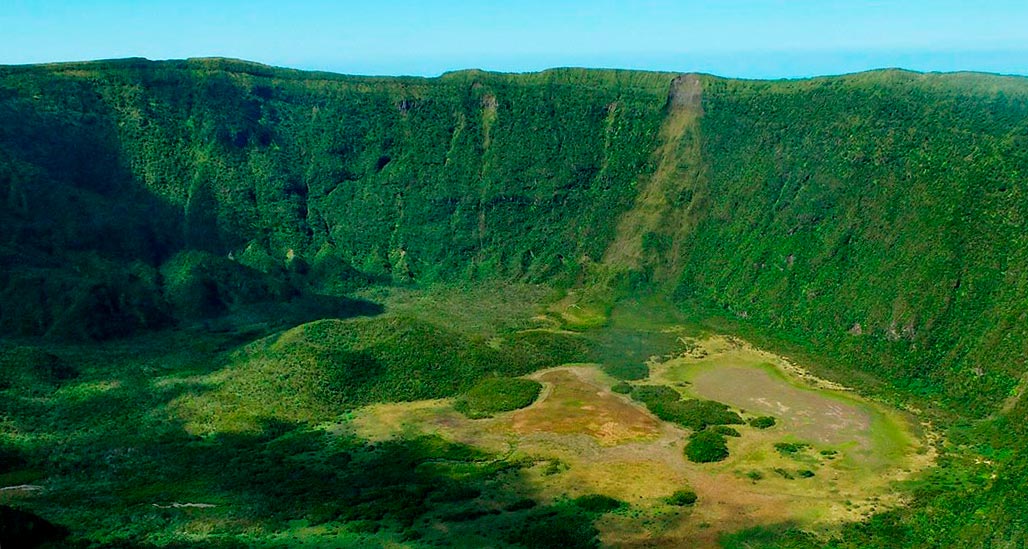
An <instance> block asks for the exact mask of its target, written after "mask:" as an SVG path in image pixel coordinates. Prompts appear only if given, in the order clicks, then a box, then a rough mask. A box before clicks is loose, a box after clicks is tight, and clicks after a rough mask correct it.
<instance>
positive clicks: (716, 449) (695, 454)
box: [685, 431, 728, 463]
mask: <svg viewBox="0 0 1028 549" xmlns="http://www.w3.org/2000/svg"><path fill="white" fill-rule="evenodd" d="M685 457H687V458H689V461H691V462H693V463H712V462H715V461H722V460H724V459H725V458H727V457H728V442H727V441H726V440H725V437H724V435H720V434H718V433H715V432H713V431H700V432H698V433H694V434H693V435H692V436H691V437H689V442H688V443H687V444H686V445H685Z"/></svg>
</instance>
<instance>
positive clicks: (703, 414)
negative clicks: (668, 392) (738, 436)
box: [649, 399, 743, 431]
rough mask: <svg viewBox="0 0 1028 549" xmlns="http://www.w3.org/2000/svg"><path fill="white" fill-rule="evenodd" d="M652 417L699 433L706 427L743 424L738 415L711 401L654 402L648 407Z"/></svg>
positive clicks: (726, 407) (724, 405)
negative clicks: (654, 416)
mask: <svg viewBox="0 0 1028 549" xmlns="http://www.w3.org/2000/svg"><path fill="white" fill-rule="evenodd" d="M649 408H650V411H652V412H653V414H654V415H656V416H657V417H659V418H660V419H663V420H664V421H670V422H672V423H677V424H679V425H681V426H683V427H688V428H690V429H693V430H695V431H700V430H702V429H704V428H706V427H707V426H708V425H740V424H742V423H743V421H742V418H741V417H739V414H737V413H735V412H733V411H732V410H730V409H729V408H728V406H727V405H726V404H722V403H720V402H715V401H713V400H698V399H692V400H683V401H679V402H656V403H654V404H650V405H649Z"/></svg>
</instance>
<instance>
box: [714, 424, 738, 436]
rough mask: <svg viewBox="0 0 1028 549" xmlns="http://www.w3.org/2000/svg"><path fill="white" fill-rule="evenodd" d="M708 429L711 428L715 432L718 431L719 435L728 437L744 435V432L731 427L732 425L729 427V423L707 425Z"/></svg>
mask: <svg viewBox="0 0 1028 549" xmlns="http://www.w3.org/2000/svg"><path fill="white" fill-rule="evenodd" d="M707 429H709V430H711V431H713V432H715V433H717V434H719V435H724V436H726V437H741V436H742V434H741V433H739V431H737V430H735V429H733V428H731V427H729V426H727V425H712V426H710V427H707Z"/></svg>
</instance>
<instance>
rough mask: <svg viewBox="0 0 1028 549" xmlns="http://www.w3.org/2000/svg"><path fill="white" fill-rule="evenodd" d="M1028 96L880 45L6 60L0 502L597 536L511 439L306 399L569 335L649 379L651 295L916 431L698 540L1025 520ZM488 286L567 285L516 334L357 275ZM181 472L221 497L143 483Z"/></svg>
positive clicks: (276, 522) (405, 387) (671, 343)
mask: <svg viewBox="0 0 1028 549" xmlns="http://www.w3.org/2000/svg"><path fill="white" fill-rule="evenodd" d="M1026 99H1028V80H1026V79H1023V78H1009V77H998V76H990V75H980V74H931V75H924V74H917V73H909V72H904V71H896V70H889V71H876V72H871V73H864V74H856V75H848V76H844V77H834V78H817V79H809V80H797V81H782V82H761V81H733V80H726V79H721V78H716V77H710V76H699V77H687V78H676V75H671V74H662V73H640V72H629V71H589V70H580V69H562V70H554V71H546V72H543V73H538V74H525V75H506V74H492V73H486V72H482V71H464V72H458V73H451V74H447V75H444V76H442V77H440V78H436V79H421V78H372V77H344V76H338V75H329V74H313V73H302V72H299V71H290V70H282V69H273V68H270V67H265V66H261V65H255V64H251V63H245V62H237V61H229V60H220V59H196V60H188V61H168V62H158V63H155V62H149V61H146V60H140V59H129V60H121V61H108V62H97V63H77V64H59V65H41V66H23V67H0V211H2V218H3V223H0V333H2V334H3V336H2V339H3V341H0V393H2V394H0V396H2V397H3V398H0V478H2V479H3V484H4V485H5V486H6V485H8V484H10V485H17V484H22V483H26V482H40V483H44V484H46V486H47V490H45V491H43V492H42V493H41V494H39V495H34V496H33V497H31V498H28V497H26V498H17V499H13V500H11V505H13V506H15V507H19V509H18V510H16V511H10V510H8V509H7V508H6V507H0V526H2V527H3V528H4V530H3V531H2V532H3V535H7V533H8V532H10V528H9V525H10V524H11V520H13V519H10V517H12V516H17V517H20V518H18V519H17V521H16V522H19V523H21V524H24V523H26V522H27V521H29V520H30V519H28V518H25V517H26V516H27V515H21V514H18V513H29V512H31V513H34V514H36V515H38V517H41V518H40V520H41V521H44V520H45V521H49V522H52V523H53V524H60V525H64V526H67V527H68V528H69V529H70V530H71V539H72V541H71V543H81V544H84V545H86V546H90V545H92V546H116V545H119V544H121V545H130V546H132V545H135V546H147V545H149V546H173V545H176V544H178V545H180V546H181V545H182V544H186V545H190V544H193V543H194V542H195V543H196V544H204V543H210V544H219V543H222V542H224V544H225V545H226V546H232V545H240V544H241V545H260V544H262V543H263V544H273V543H278V544H280V545H291V544H299V543H302V542H304V541H310V540H305V539H304V537H305V536H317V535H322V534H324V535H333V536H342V537H339V538H338V539H336V538H333V539H336V541H338V542H339V543H342V544H344V545H345V544H350V545H354V546H361V545H365V546H375V545H393V544H404V543H406V544H420V543H424V544H426V545H428V544H431V543H433V542H436V541H439V537H438V536H440V535H441V534H439V532H440V531H441V530H446V531H447V532H449V533H451V534H452V535H459V536H467V538H466V539H468V540H469V541H468V544H471V545H474V544H475V543H480V544H492V545H497V544H501V543H503V542H506V543H509V544H511V545H520V546H528V547H543V546H552V545H557V544H559V545H563V546H584V547H588V546H593V545H595V544H596V536H597V530H596V528H595V527H594V526H593V525H592V522H591V521H592V518H591V516H590V514H589V513H588V512H586V511H583V510H582V509H580V508H579V507H578V506H576V505H575V504H573V503H569V502H563V503H559V502H558V503H553V504H545V503H540V504H539V505H536V506H534V507H531V508H527V507H525V508H520V507H517V506H514V507H517V508H516V509H514V508H513V507H510V506H511V505H513V504H514V503H515V502H518V501H523V500H524V494H520V493H518V490H519V487H518V486H516V484H517V483H516V482H515V483H514V486H513V487H511V486H510V482H509V479H506V478H502V481H501V477H504V473H503V471H508V470H514V469H516V468H518V467H520V466H521V464H520V463H511V462H507V461H505V460H503V459H500V458H497V457H495V456H486V455H480V454H476V453H475V451H473V450H470V449H468V448H466V447H460V446H459V445H452V443H446V442H440V441H438V440H424V439H414V440H398V441H392V442H388V443H382V442H375V443H372V442H369V441H362V440H352V439H347V438H345V437H337V435H334V434H333V435H329V434H326V433H325V432H323V431H320V430H319V429H318V428H317V426H319V425H322V424H323V423H325V422H331V421H333V420H336V419H338V418H340V417H343V416H345V414H346V413H347V411H349V410H352V409H354V408H355V407H358V406H361V405H364V404H371V403H378V402H393V401H397V400H415V399H424V398H440V397H454V396H458V395H460V394H464V393H466V392H468V391H469V390H472V387H474V386H475V384H476V383H478V382H479V381H480V380H483V379H490V378H492V377H495V376H508V377H516V376H520V375H524V374H527V373H529V372H531V371H533V370H536V369H539V368H544V367H548V366H554V365H557V364H561V363H565V362H585V361H590V360H591V361H595V362H599V363H602V364H603V365H604V368H605V370H606V371H607V373H609V374H610V375H612V376H614V377H616V378H619V379H624V380H641V379H645V378H646V377H648V375H649V368H648V366H647V360H648V359H649V358H650V357H651V356H654V355H657V356H667V355H669V354H674V353H676V352H681V351H683V350H685V349H684V348H683V345H681V343H680V342H678V336H677V334H676V333H670V332H663V331H661V330H659V329H655V328H653V327H646V328H645V329H644V328H643V327H637V326H635V327H632V328H631V329H623V328H622V327H621V326H619V325H618V323H617V321H616V319H614V318H613V316H612V310H613V306H614V304H615V303H617V302H618V300H619V299H623V298H631V299H636V298H639V299H648V298H654V299H655V300H656V299H657V298H661V297H669V298H670V299H671V300H672V301H673V302H674V303H675V304H676V305H677V306H678V307H679V308H680V309H681V311H680V312H681V313H682V314H685V315H687V316H689V318H690V319H694V320H696V321H699V322H705V323H706V324H705V325H706V326H710V327H713V328H716V329H720V330H724V331H729V332H733V333H739V334H743V335H745V336H747V338H750V339H752V340H754V341H755V342H757V343H759V344H760V345H762V346H767V347H769V348H772V349H785V350H788V351H789V355H790V356H797V357H805V358H809V359H810V360H805V362H808V363H809V364H811V365H813V366H814V367H817V365H821V366H823V368H824V373H825V374H826V377H831V378H834V379H840V378H841V379H842V381H845V382H846V383H847V384H848V385H851V386H854V387H856V388H858V389H859V390H862V391H865V392H873V393H876V394H877V395H879V396H881V397H883V398H884V399H886V400H887V401H889V402H893V403H902V404H908V405H910V407H911V408H917V409H921V410H924V414H925V416H926V419H928V420H931V422H932V423H933V424H934V425H937V426H939V428H940V429H942V430H944V431H945V437H943V439H944V440H945V441H946V442H941V443H940V444H939V448H938V450H939V453H940V454H939V455H940V457H939V459H938V467H937V468H936V469H935V470H933V471H932V472H931V473H930V474H927V475H925V476H924V478H917V479H914V480H912V481H911V482H909V483H908V484H907V488H906V489H907V490H909V492H910V494H909V496H910V497H909V498H907V499H909V500H910V504H909V505H908V506H906V507H903V508H898V509H894V510H890V511H885V512H881V513H878V514H875V515H873V516H871V517H870V518H869V519H868V520H866V521H863V522H861V523H858V524H852V525H847V526H844V527H842V530H841V532H840V533H839V535H838V536H835V537H833V538H832V539H830V540H826V539H823V538H819V537H818V538H816V537H813V536H812V535H810V534H807V533H805V532H804V531H803V530H802V529H801V528H799V527H797V526H796V525H792V524H784V525H777V526H769V527H761V528H756V529H749V530H745V531H743V532H739V533H737V534H732V535H730V536H726V537H725V538H724V540H723V542H724V544H725V545H726V546H727V547H762V546H763V547H820V546H825V545H828V546H834V547H873V546H882V545H890V546H894V547H925V546H936V547H952V546H995V547H998V546H1007V545H1011V544H1016V543H1018V542H1019V541H1020V540H1023V539H1025V538H1026V537H1028V523H1026V522H1025V518H1024V517H1028V502H1026V499H1025V498H1024V497H1022V496H1023V493H1024V491H1025V481H1026V479H1028V445H1026V444H1025V440H1028V431H1026V429H1025V425H1026V424H1028V403H1026V399H1025V398H1023V394H1024V392H1025V389H1026V386H1025V382H1024V381H1023V376H1024V374H1025V372H1024V359H1025V356H1026V354H1028V352H1026V348H1025V345H1024V341H1026V340H1028V323H1026V322H1025V321H1024V320H1025V319H1024V317H1023V315H1024V310H1023V309H1024V307H1023V305H1024V303H1025V300H1026V298H1028V243H1026V240H1025V238H1024V234H1025V231H1024V230H1023V225H1024V220H1025V219H1028V199H1026V195H1028V183H1026V179H1025V177H1024V175H1025V174H1026V173H1028V123H1026V120H1028V100H1026ZM883 251H884V252H887V253H883ZM512 281H513V282H517V283H519V284H543V285H545V286H546V288H547V290H544V292H545V291H548V290H552V291H553V292H552V293H553V296H552V299H549V302H551V303H558V302H560V300H562V299H564V298H565V297H568V296H570V297H572V298H573V299H570V300H568V303H567V304H566V306H565V307H564V310H563V312H562V313H561V314H560V315H557V316H558V317H559V318H554V317H553V316H552V315H551V316H550V317H546V319H545V320H543V321H541V322H543V323H544V324H542V326H543V328H541V329H536V328H537V327H536V326H534V325H532V323H531V321H529V320H528V317H527V316H526V318H523V319H521V320H519V322H520V325H518V326H516V327H515V326H504V327H496V328H489V329H483V328H475V329H471V328H468V325H471V324H475V323H474V322H470V321H467V319H464V320H465V321H467V322H465V323H458V322H454V321H452V318H447V319H443V318H433V317H432V315H431V313H430V312H427V311H428V309H423V310H421V312H420V313H418V314H409V313H402V314H401V313H398V312H396V311H392V310H390V311H388V312H387V311H386V310H385V309H383V307H382V306H381V304H378V303H374V302H373V301H370V300H369V301H365V300H358V299H353V298H352V295H353V293H354V292H356V291H361V292H367V294H366V295H374V291H373V290H371V289H370V288H371V287H381V286H386V285H391V286H393V287H403V288H424V287H425V286H427V285H433V284H448V285H454V286H458V287H461V288H464V287H469V286H475V285H479V284H486V285H490V284H491V285H502V284H505V283H508V282H512ZM361 295H365V294H361ZM473 295H480V296H482V299H483V301H487V302H488V303H485V304H482V307H483V308H490V307H491V308H494V309H503V308H504V304H503V302H502V299H501V297H502V294H501V292H493V293H491V294H490V293H488V292H486V293H483V294H473ZM347 296H350V297H347ZM468 299H470V298H468ZM492 301H495V302H492ZM469 309H471V308H469ZM475 310H479V309H475ZM464 314H465V315H466V316H467V315H469V314H470V313H464ZM455 316H459V315H455ZM355 317H371V318H355ZM481 323H487V322H486V321H484V320H483V321H480V322H479V324H481ZM667 324H671V322H668V323H667ZM572 331H574V333H572ZM645 387H646V386H637V387H636V388H635V389H633V390H632V395H633V397H634V398H636V399H638V400H639V401H641V402H644V403H645V404H646V405H647V406H648V407H649V408H650V409H651V410H652V411H653V413H654V414H656V415H657V416H658V417H661V418H662V419H666V420H668V421H674V422H676V423H678V424H680V425H683V426H686V427H688V428H691V429H694V430H696V432H695V434H694V438H693V439H692V440H691V441H690V443H689V447H690V448H692V449H693V451H694V452H697V453H700V451H701V450H702V454H703V456H704V457H706V456H712V455H716V454H717V450H718V449H719V448H723V447H725V439H724V436H723V435H721V434H719V433H717V432H715V431H714V430H704V429H706V428H707V427H709V426H718V425H732V424H741V422H742V420H741V418H739V416H738V414H736V413H735V412H734V411H732V410H730V409H728V408H727V407H726V406H724V405H723V404H719V403H716V402H710V401H702V400H682V399H681V398H680V396H679V395H678V393H677V392H676V391H675V390H674V389H672V388H670V387H662V388H645ZM669 391H670V392H669ZM469 394H470V393H469ZM752 424H753V425H754V427H758V428H761V427H760V425H758V424H757V423H756V420H754V423H752ZM144 434H145V436H144ZM698 441H701V442H698ZM782 444H785V446H782V447H781V448H779V447H778V446H776V449H777V450H778V451H779V452H781V453H783V455H793V454H797V453H799V452H806V451H807V448H806V447H799V446H798V445H796V444H792V443H782ZM725 451H727V450H725ZM687 452H688V450H687ZM823 455H824V456H825V457H832V456H831V455H828V454H823ZM344 456H347V457H344ZM226 464H228V465H230V466H226ZM501 469H502V470H503V471H501ZM226 471H227V472H226ZM790 474H791V473H790ZM800 474H802V473H800ZM508 476H512V475H508ZM371 477H373V478H371ZM508 488H510V489H508ZM475 494H478V495H475ZM469 498H470V499H469ZM5 501H7V500H5ZM183 501H200V502H207V501H210V502H212V503H210V504H211V505H215V506H216V507H212V508H173V507H172V508H167V509H166V508H163V507H154V505H155V504H157V505H166V504H170V503H174V502H183ZM21 507H24V508H21ZM201 509H202V510H201ZM505 509H512V510H505ZM494 510H495V511H496V512H493V511H494ZM12 513H14V514H12ZM205 513H206V514H205ZM31 520H35V519H31ZM436 523H438V524H442V525H444V526H445V527H444V528H442V529H441V530H440V529H433V528H430V527H427V526H426V525H428V524H436ZM40 524H45V523H44V522H40ZM41 528H43V527H41ZM44 529H45V528H44ZM311 532H320V533H319V534H312V533H311ZM326 532H328V533H326ZM433 536H435V537H433ZM340 540H341V541H340ZM5 541H6V540H4V539H2V538H0V544H3V545H4V546H7V545H9V543H5ZM321 541H324V540H321ZM317 542H318V540H317V539H315V540H314V541H313V542H312V543H313V544H314V545H317Z"/></svg>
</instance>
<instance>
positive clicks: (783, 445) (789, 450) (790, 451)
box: [775, 442, 810, 456]
mask: <svg viewBox="0 0 1028 549" xmlns="http://www.w3.org/2000/svg"><path fill="white" fill-rule="evenodd" d="M808 448H810V445H809V444H806V443H803V442H776V443H775V451H777V452H778V453H779V454H782V455H783V456H794V455H796V454H798V453H800V452H803V451H804V450H807V449H808Z"/></svg>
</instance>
